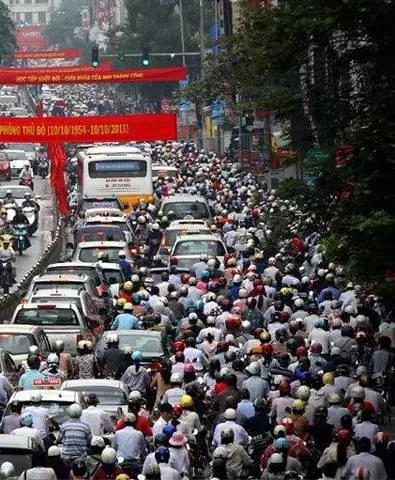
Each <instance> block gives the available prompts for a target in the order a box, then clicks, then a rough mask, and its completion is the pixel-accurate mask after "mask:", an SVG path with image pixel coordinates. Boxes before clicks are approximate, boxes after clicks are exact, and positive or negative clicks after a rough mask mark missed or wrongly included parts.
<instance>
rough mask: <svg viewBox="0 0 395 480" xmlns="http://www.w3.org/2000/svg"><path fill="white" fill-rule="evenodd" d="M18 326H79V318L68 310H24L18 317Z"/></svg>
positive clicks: (16, 321) (16, 319)
mask: <svg viewBox="0 0 395 480" xmlns="http://www.w3.org/2000/svg"><path fill="white" fill-rule="evenodd" d="M15 323H16V324H24V325H25V324H27V325H43V326H44V327H45V326H67V327H69V326H77V325H79V323H78V318H77V315H76V314H75V313H74V311H73V310H71V309H68V308H49V307H44V308H22V309H21V310H19V312H18V313H17V315H16V318H15Z"/></svg>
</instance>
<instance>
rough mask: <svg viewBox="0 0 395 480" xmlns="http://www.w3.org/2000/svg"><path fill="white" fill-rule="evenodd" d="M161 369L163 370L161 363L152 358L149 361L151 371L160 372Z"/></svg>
mask: <svg viewBox="0 0 395 480" xmlns="http://www.w3.org/2000/svg"><path fill="white" fill-rule="evenodd" d="M162 370H163V365H162V364H161V363H160V362H158V361H157V360H154V361H153V362H152V363H151V372H161V371H162Z"/></svg>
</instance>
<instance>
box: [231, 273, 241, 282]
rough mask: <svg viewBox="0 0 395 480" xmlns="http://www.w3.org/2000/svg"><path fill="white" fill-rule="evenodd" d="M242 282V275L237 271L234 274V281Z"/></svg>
mask: <svg viewBox="0 0 395 480" xmlns="http://www.w3.org/2000/svg"><path fill="white" fill-rule="evenodd" d="M241 282H242V278H241V275H240V274H238V273H236V275H234V276H233V283H241Z"/></svg>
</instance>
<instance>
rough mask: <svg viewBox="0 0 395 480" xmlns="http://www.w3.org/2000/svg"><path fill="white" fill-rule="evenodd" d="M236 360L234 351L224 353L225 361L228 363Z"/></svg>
mask: <svg viewBox="0 0 395 480" xmlns="http://www.w3.org/2000/svg"><path fill="white" fill-rule="evenodd" d="M234 360H236V353H235V352H233V351H228V352H226V353H225V362H226V363H230V362H233V361H234Z"/></svg>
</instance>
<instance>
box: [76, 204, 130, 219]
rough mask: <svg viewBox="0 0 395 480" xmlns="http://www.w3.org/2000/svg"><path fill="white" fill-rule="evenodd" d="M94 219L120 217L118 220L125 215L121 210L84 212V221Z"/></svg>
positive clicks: (106, 209)
mask: <svg viewBox="0 0 395 480" xmlns="http://www.w3.org/2000/svg"><path fill="white" fill-rule="evenodd" d="M95 217H120V218H126V215H125V214H124V212H123V211H122V210H119V209H118V208H109V207H108V208H106V207H103V208H88V210H87V211H86V212H85V219H86V220H88V219H90V218H95Z"/></svg>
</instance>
